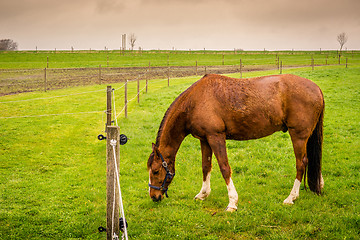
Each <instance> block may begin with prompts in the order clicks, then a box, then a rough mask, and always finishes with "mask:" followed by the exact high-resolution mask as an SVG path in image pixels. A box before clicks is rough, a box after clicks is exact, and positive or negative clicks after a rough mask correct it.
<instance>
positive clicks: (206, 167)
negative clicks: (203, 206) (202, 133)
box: [195, 140, 213, 200]
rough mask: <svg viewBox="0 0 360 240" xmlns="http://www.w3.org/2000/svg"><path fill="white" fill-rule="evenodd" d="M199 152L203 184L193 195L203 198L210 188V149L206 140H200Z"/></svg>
mask: <svg viewBox="0 0 360 240" xmlns="http://www.w3.org/2000/svg"><path fill="white" fill-rule="evenodd" d="M200 143H201V154H202V172H203V184H202V187H201V190H200V192H199V193H198V194H197V195H196V196H195V199H199V200H204V199H205V198H207V197H208V196H209V194H210V192H211V188H210V176H211V168H212V165H211V158H212V153H213V152H212V150H211V148H210V146H209V144H208V143H207V142H206V141H202V140H201V141H200Z"/></svg>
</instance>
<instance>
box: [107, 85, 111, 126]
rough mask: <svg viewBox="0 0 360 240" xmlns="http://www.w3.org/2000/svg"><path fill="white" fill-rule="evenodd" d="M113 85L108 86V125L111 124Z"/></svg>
mask: <svg viewBox="0 0 360 240" xmlns="http://www.w3.org/2000/svg"><path fill="white" fill-rule="evenodd" d="M111 93H112V88H111V86H107V88H106V126H111Z"/></svg>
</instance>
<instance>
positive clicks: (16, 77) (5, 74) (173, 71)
mask: <svg viewBox="0 0 360 240" xmlns="http://www.w3.org/2000/svg"><path fill="white" fill-rule="evenodd" d="M239 57H240V58H239V59H238V60H237V61H236V62H235V61H234V62H233V64H232V65H219V64H221V63H218V62H205V63H206V64H204V63H203V64H201V65H200V64H199V61H198V60H196V61H195V60H194V61H193V64H192V65H188V66H174V65H175V64H176V63H173V64H174V65H170V63H169V65H168V66H153V65H152V64H151V62H149V66H144V67H118V68H114V67H101V65H100V66H99V67H93V68H44V69H5V70H4V69H0V96H1V95H7V94H13V93H21V92H29V91H47V90H53V89H60V88H67V87H74V86H84V85H91V84H111V83H118V82H125V81H126V80H128V81H135V80H136V79H138V78H142V77H145V75H146V79H148V80H150V79H162V78H167V79H168V80H170V78H178V77H187V76H196V75H204V74H205V73H217V74H225V73H235V72H240V71H242V72H245V71H255V70H270V69H274V68H276V67H277V68H279V67H278V65H279V61H280V60H279V58H280V55H276V56H275V58H274V59H273V60H272V63H270V62H269V63H268V64H266V65H250V64H252V63H251V61H252V60H251V59H242V58H241V55H239ZM240 59H241V60H242V61H241V65H240V64H239V60H240ZM270 61H271V60H270ZM282 61H283V64H284V60H282ZM214 63H215V65H214ZM299 63H300V64H301V62H299ZM299 63H296V64H295V65H294V66H300V65H299ZM290 64H294V60H291V63H290ZM317 64H318V65H319V64H320V63H318V62H317ZM323 64H325V63H323ZM326 64H328V63H327V62H326ZM309 65H310V66H311V63H310V62H309V61H308V62H306V63H304V64H303V65H301V66H309ZM289 66H291V65H289Z"/></svg>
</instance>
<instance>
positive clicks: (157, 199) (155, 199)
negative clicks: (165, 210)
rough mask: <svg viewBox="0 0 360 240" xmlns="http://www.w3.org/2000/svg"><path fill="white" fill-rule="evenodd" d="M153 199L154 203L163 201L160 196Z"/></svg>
mask: <svg viewBox="0 0 360 240" xmlns="http://www.w3.org/2000/svg"><path fill="white" fill-rule="evenodd" d="M151 199H152V200H153V201H154V202H160V201H161V200H162V196H161V195H159V196H158V197H156V196H152V197H151Z"/></svg>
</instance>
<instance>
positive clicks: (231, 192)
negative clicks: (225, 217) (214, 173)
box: [226, 178, 238, 212]
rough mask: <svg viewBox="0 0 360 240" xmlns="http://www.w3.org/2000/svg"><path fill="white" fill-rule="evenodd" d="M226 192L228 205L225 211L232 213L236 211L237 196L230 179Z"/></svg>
mask: <svg viewBox="0 0 360 240" xmlns="http://www.w3.org/2000/svg"><path fill="white" fill-rule="evenodd" d="M227 190H228V194H229V205H228V206H227V208H226V211H228V212H234V211H236V210H237V203H238V194H237V192H236V189H235V186H234V183H233V181H232V179H231V178H230V181H229V184H228V185H227Z"/></svg>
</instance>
